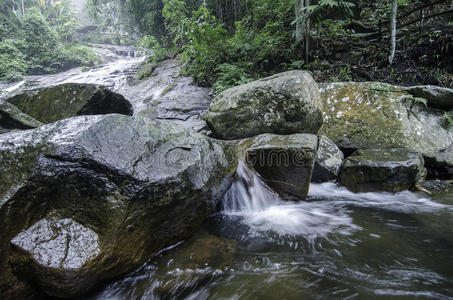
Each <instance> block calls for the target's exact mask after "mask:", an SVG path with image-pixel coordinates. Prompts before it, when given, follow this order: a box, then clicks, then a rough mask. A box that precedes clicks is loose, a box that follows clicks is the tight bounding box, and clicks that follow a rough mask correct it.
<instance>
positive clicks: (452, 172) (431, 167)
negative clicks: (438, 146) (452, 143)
mask: <svg viewBox="0 0 453 300" xmlns="http://www.w3.org/2000/svg"><path fill="white" fill-rule="evenodd" d="M424 158H425V166H426V169H427V170H428V178H430V179H433V178H439V179H453V149H452V148H448V149H445V150H442V151H439V152H438V153H436V154H435V155H425V157H424Z"/></svg>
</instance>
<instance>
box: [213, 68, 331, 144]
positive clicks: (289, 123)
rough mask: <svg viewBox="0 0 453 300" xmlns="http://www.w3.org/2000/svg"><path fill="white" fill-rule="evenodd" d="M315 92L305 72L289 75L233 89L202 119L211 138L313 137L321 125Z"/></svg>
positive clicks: (218, 99) (227, 91) (276, 76)
mask: <svg viewBox="0 0 453 300" xmlns="http://www.w3.org/2000/svg"><path fill="white" fill-rule="evenodd" d="M320 106H321V101H320V95H319V88H318V85H317V83H316V82H315V81H314V80H313V78H312V76H311V75H310V74H309V73H308V72H304V71H289V72H285V73H281V74H277V75H274V76H271V77H268V78H264V79H261V80H257V81H253V82H250V83H247V84H244V85H240V86H237V87H233V88H230V89H227V90H226V91H224V92H222V93H221V94H220V95H219V96H217V97H216V98H215V99H214V101H213V102H212V103H211V105H210V107H209V111H208V112H207V114H206V116H205V119H206V121H207V123H208V125H209V127H210V128H211V129H212V131H213V132H214V134H215V136H216V137H218V138H221V139H227V140H232V139H241V138H248V137H253V136H257V135H259V134H264V133H274V134H295V133H312V134H316V132H317V131H318V129H319V127H320V126H321V124H322V116H321V108H320Z"/></svg>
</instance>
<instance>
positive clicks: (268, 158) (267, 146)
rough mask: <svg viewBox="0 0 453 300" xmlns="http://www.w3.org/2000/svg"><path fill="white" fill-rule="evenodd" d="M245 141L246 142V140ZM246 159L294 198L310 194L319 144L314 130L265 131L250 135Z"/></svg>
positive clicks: (280, 190)
mask: <svg viewBox="0 0 453 300" xmlns="http://www.w3.org/2000/svg"><path fill="white" fill-rule="evenodd" d="M244 144H247V142H246V143H244ZM248 144H249V145H248V147H247V150H246V162H247V164H248V165H249V166H250V167H252V168H253V169H255V170H256V171H257V172H258V173H259V174H260V175H261V177H262V178H263V179H264V180H265V182H266V183H267V184H269V186H270V187H271V188H273V189H274V190H275V191H276V192H278V193H279V194H281V195H282V196H284V197H285V196H288V195H289V196H294V197H296V198H295V199H292V200H303V199H305V198H306V197H307V194H308V190H309V187H310V181H311V176H312V173H313V167H314V164H315V159H316V151H317V148H318V137H317V136H316V135H312V134H293V135H287V136H281V135H274V134H263V135H260V136H258V137H256V138H253V139H250V140H249V142H248Z"/></svg>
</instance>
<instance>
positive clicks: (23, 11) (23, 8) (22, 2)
mask: <svg viewBox="0 0 453 300" xmlns="http://www.w3.org/2000/svg"><path fill="white" fill-rule="evenodd" d="M20 4H21V6H22V7H21V8H22V16H25V5H24V0H21V3H20Z"/></svg>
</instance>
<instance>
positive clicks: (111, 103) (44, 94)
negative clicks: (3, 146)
mask: <svg viewBox="0 0 453 300" xmlns="http://www.w3.org/2000/svg"><path fill="white" fill-rule="evenodd" d="M6 101H8V102H10V103H12V104H14V105H15V106H17V107H18V108H19V109H20V110H21V111H22V112H24V113H25V114H28V115H30V116H32V117H33V118H35V119H36V120H38V121H40V122H43V123H52V122H55V121H58V120H62V119H67V118H70V117H74V116H80V115H101V114H111V113H119V114H124V115H132V113H133V110H132V105H131V104H130V103H129V101H127V100H126V99H125V98H124V97H123V96H121V95H119V94H116V93H114V92H112V91H110V90H109V89H107V88H105V87H103V86H99V85H93V84H84V83H65V84H61V85H57V86H53V87H47V88H43V89H38V90H29V91H26V92H24V93H22V94H19V95H16V96H13V97H11V98H8V99H6Z"/></svg>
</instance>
